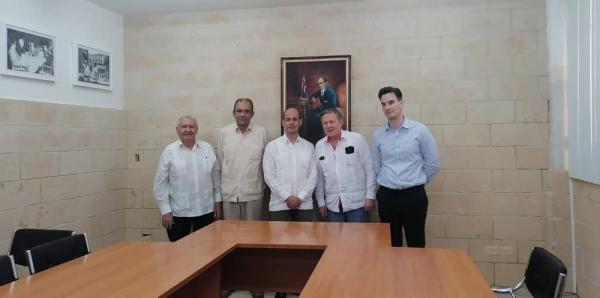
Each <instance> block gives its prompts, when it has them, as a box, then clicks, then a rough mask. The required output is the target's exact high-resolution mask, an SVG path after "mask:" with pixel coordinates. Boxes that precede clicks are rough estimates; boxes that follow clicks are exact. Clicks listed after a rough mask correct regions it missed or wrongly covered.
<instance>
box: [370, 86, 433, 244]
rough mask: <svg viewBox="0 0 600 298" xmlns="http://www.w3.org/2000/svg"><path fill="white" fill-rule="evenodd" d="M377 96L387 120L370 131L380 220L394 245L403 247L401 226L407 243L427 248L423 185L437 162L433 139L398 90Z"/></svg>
mask: <svg viewBox="0 0 600 298" xmlns="http://www.w3.org/2000/svg"><path fill="white" fill-rule="evenodd" d="M378 97H379V101H380V103H381V108H382V110H383V113H384V114H385V117H386V118H387V119H388V121H387V122H386V123H385V124H383V125H382V126H381V127H379V128H378V129H377V130H376V131H375V133H374V136H373V150H372V160H373V170H374V171H375V174H376V175H377V184H378V185H379V189H378V191H377V203H378V206H379V219H380V220H381V222H384V223H389V224H390V232H391V238H392V246H402V230H403V229H404V233H406V242H407V245H408V246H409V247H425V219H426V217H427V206H428V199H427V194H426V193H425V184H426V183H428V182H429V181H431V178H432V177H433V175H434V174H436V173H437V172H438V170H439V167H440V166H439V157H438V152H437V147H436V144H435V139H434V138H433V136H432V135H431V132H429V130H428V129H427V127H426V126H425V125H423V124H422V123H420V122H417V121H414V120H412V119H409V118H407V117H405V116H404V101H403V100H402V92H401V91H400V89H398V88H396V87H383V88H381V89H380V90H379V94H378Z"/></svg>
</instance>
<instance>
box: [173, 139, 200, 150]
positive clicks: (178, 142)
mask: <svg viewBox="0 0 600 298" xmlns="http://www.w3.org/2000/svg"><path fill="white" fill-rule="evenodd" d="M177 144H178V145H179V148H183V147H186V146H185V145H184V144H183V142H181V140H177ZM186 148H187V147H186ZM197 148H200V143H199V142H198V139H196V142H194V146H192V151H193V150H194V149H197Z"/></svg>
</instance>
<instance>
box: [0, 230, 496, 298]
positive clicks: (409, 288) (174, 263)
mask: <svg viewBox="0 0 600 298" xmlns="http://www.w3.org/2000/svg"><path fill="white" fill-rule="evenodd" d="M222 289H235V290H252V291H266V292H269V291H273V292H274V291H281V292H290V293H300V297H319V298H320V297H394V298H395V297H436V298H437V297H494V295H493V294H492V292H491V290H490V287H489V285H488V283H487V282H486V280H485V279H484V278H483V276H482V275H481V273H480V272H479V271H478V269H477V267H475V265H474V264H473V262H472V261H471V259H470V257H469V256H468V255H467V254H466V253H465V252H464V251H460V250H451V249H436V248H427V249H416V248H392V247H391V245H390V238H389V228H388V226H387V225H385V224H378V223H368V224H356V223H345V224H342V223H320V222H319V223H298V222H269V221H261V222H258V221H257V222H247V221H217V222H215V223H213V224H211V225H210V226H208V227H206V228H204V229H202V230H200V231H197V232H195V233H193V234H192V235H190V236H188V237H185V238H183V239H181V240H179V241H178V242H175V243H166V242H121V243H117V244H114V245H112V246H109V247H106V248H104V249H101V250H98V251H95V252H93V253H91V254H89V255H87V256H84V257H81V258H78V259H75V260H73V261H70V262H68V263H65V264H62V265H60V266H57V267H54V268H51V269H49V270H46V271H43V272H40V273H38V274H36V275H34V276H29V277H25V278H23V279H21V280H18V281H16V282H14V283H12V284H7V285H4V286H2V287H0V297H4V296H8V297H220V295H221V290H222Z"/></svg>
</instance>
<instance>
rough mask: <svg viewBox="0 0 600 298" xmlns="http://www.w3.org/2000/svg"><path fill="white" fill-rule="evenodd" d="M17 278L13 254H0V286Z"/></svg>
mask: <svg viewBox="0 0 600 298" xmlns="http://www.w3.org/2000/svg"><path fill="white" fill-rule="evenodd" d="M15 280H17V269H16V268H15V260H14V259H13V256H11V255H8V256H0V286H1V285H4V284H7V283H10V282H13V281H15Z"/></svg>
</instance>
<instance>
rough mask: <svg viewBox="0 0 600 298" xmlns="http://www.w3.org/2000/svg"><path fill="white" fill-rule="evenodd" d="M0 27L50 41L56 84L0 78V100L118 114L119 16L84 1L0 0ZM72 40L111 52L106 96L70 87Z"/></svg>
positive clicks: (120, 79)
mask: <svg viewBox="0 0 600 298" xmlns="http://www.w3.org/2000/svg"><path fill="white" fill-rule="evenodd" d="M0 23H8V24H11V25H15V26H19V27H22V28H26V29H30V30H33V31H37V32H40V33H44V34H48V35H52V36H54V37H56V44H55V51H54V55H55V59H56V61H55V66H56V67H55V79H56V81H55V82H47V81H42V80H34V79H28V78H20V77H14V76H7V75H0V98H8V99H18V100H29V101H42V102H51V103H60V104H73V105H82V106H93V107H105V108H116V109H123V107H124V99H123V17H122V16H121V15H118V14H116V13H113V12H111V11H109V10H106V9H104V8H101V7H98V6H96V5H95V4H93V3H91V2H88V1H87V0H84V1H81V0H52V1H48V0H2V1H0ZM2 30H5V29H4V24H2ZM73 41H77V42H81V43H84V44H87V45H90V46H92V47H96V48H99V49H103V50H107V51H109V52H111V54H112V59H113V61H112V68H113V69H112V79H113V81H112V83H113V89H112V91H106V90H100V89H92V88H85V87H80V86H73V84H72V72H73V71H74V70H73V69H72V68H73V67H72V42H73ZM1 44H3V46H5V45H4V43H3V42H2V43H1ZM2 59H6V57H2Z"/></svg>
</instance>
